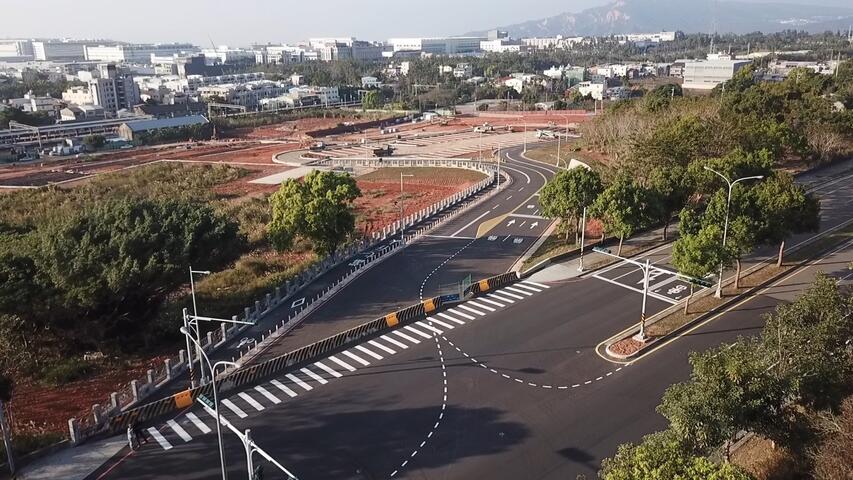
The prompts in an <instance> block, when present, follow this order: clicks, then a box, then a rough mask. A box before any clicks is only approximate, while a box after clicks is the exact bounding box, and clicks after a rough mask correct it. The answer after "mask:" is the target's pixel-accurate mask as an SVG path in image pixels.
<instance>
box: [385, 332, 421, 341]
mask: <svg viewBox="0 0 853 480" xmlns="http://www.w3.org/2000/svg"><path fill="white" fill-rule="evenodd" d="M391 333H393V334H394V335H397V336H398V337H400V338H402V339H405V340H408V341H410V342H412V343H414V344H415V345H417V344H419V343H421V341H420V340H418V339H417V338H415V337H410V336H409V335H406V334H405V333H403V332H401V331H399V330H394V331H393V332H391Z"/></svg>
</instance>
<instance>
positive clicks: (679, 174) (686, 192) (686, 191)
mask: <svg viewBox="0 0 853 480" xmlns="http://www.w3.org/2000/svg"><path fill="white" fill-rule="evenodd" d="M647 188H648V190H649V201H650V204H651V213H652V215H653V216H654V217H655V218H656V219H657V220H658V221H659V222H661V223H663V224H664V227H663V240H664V241H666V234H667V230H668V229H669V225H670V223H672V217H673V215H675V212H678V211H680V210H681V209H682V208H683V207H684V204H685V203H687V199H688V198H689V197H690V194H691V193H693V191H692V186H691V185H690V184H689V182H688V178H687V169H685V168H684V167H682V166H680V165H672V166H668V167H656V168H655V169H653V170H652V171H651V173H650V174H649V177H648V179H647Z"/></svg>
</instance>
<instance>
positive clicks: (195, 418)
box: [187, 412, 215, 433]
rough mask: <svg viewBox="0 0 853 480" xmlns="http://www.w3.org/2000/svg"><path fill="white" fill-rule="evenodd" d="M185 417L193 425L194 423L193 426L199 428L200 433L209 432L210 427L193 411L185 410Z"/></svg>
mask: <svg viewBox="0 0 853 480" xmlns="http://www.w3.org/2000/svg"><path fill="white" fill-rule="evenodd" d="M187 418H189V419H190V421H191V422H192V423H193V425H195V428H197V429H199V430H201V433H210V427H208V426H207V425H206V424H205V423H204V422H202V421H201V419H200V418H198V416H196V414H194V413H193V412H187ZM214 421H215V420H214Z"/></svg>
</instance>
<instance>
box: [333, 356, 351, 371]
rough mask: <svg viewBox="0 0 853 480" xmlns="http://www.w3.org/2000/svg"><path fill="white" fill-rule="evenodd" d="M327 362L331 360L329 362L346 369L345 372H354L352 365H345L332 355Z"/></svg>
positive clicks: (345, 363)
mask: <svg viewBox="0 0 853 480" xmlns="http://www.w3.org/2000/svg"><path fill="white" fill-rule="evenodd" d="M329 360H331V361H333V362H335V363H337V364H338V365H340V366H342V367H344V368H346V369H347V370H349V371H350V372H354V371H355V367H353V366H352V365H350V364H349V363H347V362H345V361H343V360H341V359H340V358H338V357H336V356H334V355H332V356H331V357H329Z"/></svg>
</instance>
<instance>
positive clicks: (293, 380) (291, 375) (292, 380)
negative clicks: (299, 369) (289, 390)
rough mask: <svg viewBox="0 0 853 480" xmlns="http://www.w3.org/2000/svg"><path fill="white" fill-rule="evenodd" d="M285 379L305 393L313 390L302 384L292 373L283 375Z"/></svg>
mask: <svg viewBox="0 0 853 480" xmlns="http://www.w3.org/2000/svg"><path fill="white" fill-rule="evenodd" d="M285 377H287V379H288V380H290V381H291V382H293V383H295V384H297V385H299V386H300V387H302V389H303V390H305V391H306V392H308V391H310V390H313V389H314V387H312V386H311V385H308V384H307V383H305V382H303V381H302V379H301V378H299V377H297V376H296V375H294V374H292V373H288V374H287V375H285Z"/></svg>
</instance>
